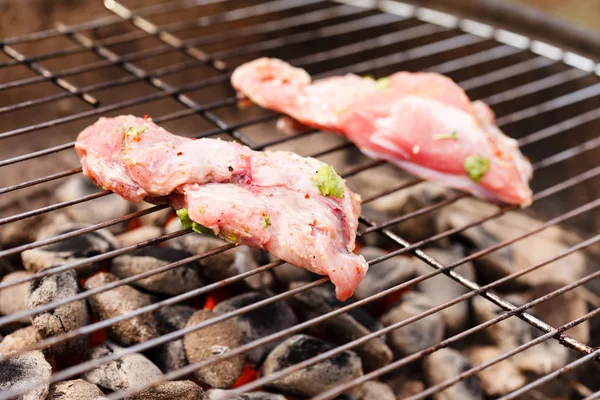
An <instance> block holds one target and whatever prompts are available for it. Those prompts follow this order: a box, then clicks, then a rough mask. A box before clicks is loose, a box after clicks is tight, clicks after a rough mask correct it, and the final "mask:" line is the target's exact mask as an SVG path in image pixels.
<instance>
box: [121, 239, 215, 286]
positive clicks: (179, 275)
mask: <svg viewBox="0 0 600 400" xmlns="http://www.w3.org/2000/svg"><path fill="white" fill-rule="evenodd" d="M190 256H191V254H190V253H188V252H187V251H184V250H178V249H173V248H170V247H158V246H147V247H143V248H141V249H138V250H135V251H132V252H130V253H127V254H124V255H122V256H118V257H115V258H114V259H113V261H112V266H111V267H110V272H111V273H113V274H115V275H116V276H118V277H119V278H121V279H124V278H129V277H131V276H134V275H138V274H141V273H144V272H148V271H152V270H155V269H157V268H161V267H164V266H165V265H167V264H171V263H173V262H176V261H180V260H183V259H184V258H188V257H190ZM199 268H200V265H199V264H198V262H196V261H193V262H191V263H189V264H186V265H182V266H180V267H177V268H171V269H169V270H167V271H164V272H160V273H158V274H155V275H152V276H149V277H147V278H144V279H139V280H136V281H134V282H132V283H131V284H132V286H135V287H137V288H140V289H143V290H146V291H148V292H151V293H156V294H161V295H167V296H176V295H178V294H181V293H185V292H189V291H190V290H194V289H197V288H199V287H201V286H202V285H203V284H204V282H203V280H202V278H200V275H199V274H198V269H199Z"/></svg>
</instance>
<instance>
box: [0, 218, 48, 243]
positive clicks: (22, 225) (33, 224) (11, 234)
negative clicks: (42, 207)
mask: <svg viewBox="0 0 600 400" xmlns="http://www.w3.org/2000/svg"><path fill="white" fill-rule="evenodd" d="M51 214H54V213H51ZM49 219H50V218H49V217H48V214H40V215H36V216H33V217H30V218H24V219H20V220H17V221H14V222H11V223H10V224H4V225H0V244H1V245H2V246H3V247H4V248H6V249H10V248H13V247H17V246H20V245H23V244H26V243H31V242H33V241H35V239H36V237H37V235H38V233H39V230H40V229H41V228H42V227H43V226H46V224H48V220H49Z"/></svg>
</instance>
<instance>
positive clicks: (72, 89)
mask: <svg viewBox="0 0 600 400" xmlns="http://www.w3.org/2000/svg"><path fill="white" fill-rule="evenodd" d="M0 49H2V51H3V52H4V54H6V55H8V56H9V57H12V58H13V59H14V60H17V61H20V62H24V63H26V64H27V67H28V68H29V69H30V70H32V71H33V72H35V73H36V74H38V75H41V76H43V77H46V78H47V79H49V80H50V81H51V82H52V83H53V84H54V85H55V86H57V87H59V88H61V89H63V90H65V91H67V93H71V94H72V95H75V96H77V97H78V98H80V99H81V100H83V101H84V102H86V103H88V104H91V105H93V106H96V105H98V100H96V98H95V97H93V96H91V95H90V94H88V93H85V92H82V91H81V90H80V89H78V88H77V87H76V86H74V85H73V84H72V83H70V82H68V81H66V80H64V79H63V78H59V77H57V76H56V74H54V73H53V72H52V71H50V70H49V69H47V68H44V67H42V66H41V65H39V64H38V63H35V62H28V61H25V60H26V57H25V56H24V55H23V54H21V53H19V52H18V51H17V50H15V49H14V48H12V47H10V46H7V45H0Z"/></svg>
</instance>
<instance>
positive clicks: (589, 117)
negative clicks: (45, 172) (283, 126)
mask: <svg viewBox="0 0 600 400" xmlns="http://www.w3.org/2000/svg"><path fill="white" fill-rule="evenodd" d="M80 39H81V40H84V39H82V38H81V37H80ZM87 44H88V45H90V46H91V44H90V43H89V42H88V43H87ZM112 61H113V62H114V63H117V60H114V59H113V60H112ZM135 68H136V67H134V70H135ZM571 71H578V72H581V71H579V70H571ZM521 72H524V71H521ZM566 72H569V71H566ZM138 75H139V76H138ZM159 75H160V74H159V73H151V74H144V73H143V72H139V71H138V74H136V75H135V76H133V77H126V78H128V79H130V80H132V79H131V78H133V80H134V79H147V80H150V81H152V79H150V78H152V77H155V76H159ZM573 75H575V74H573ZM502 78H503V77H502V76H498V77H496V79H498V80H499V79H502ZM465 82H467V81H465ZM465 82H461V83H459V84H460V85H461V86H463V87H464V85H465ZM491 82H492V81H491V80H486V81H485V83H484V82H481V84H487V83H491ZM536 82H538V81H536ZM536 82H533V84H535V83H536ZM529 85H531V84H526V85H524V86H529ZM522 87H523V86H519V87H517V88H514V89H512V90H519V89H520V88H522ZM472 88H474V86H473V87H472ZM192 111H193V110H192ZM192 111H190V110H184V111H183V112H176V113H173V114H169V115H163V116H161V117H157V118H155V121H156V122H161V121H167V120H170V119H173V118H175V117H176V116H178V115H180V114H181V113H186V114H187V113H190V112H192ZM0 112H1V111H0ZM516 113H517V112H515V113H513V114H516ZM513 114H509V115H508V116H507V117H510V116H511V115H513ZM596 115H598V117H596ZM276 117H277V114H274V113H273V114H271V115H268V116H265V117H262V118H257V119H255V120H250V121H248V122H245V123H240V124H237V125H231V126H229V127H227V126H224V127H222V128H219V129H215V130H212V131H209V132H205V133H202V134H200V135H199V136H196V138H200V137H206V136H210V135H213V134H218V133H223V132H226V131H227V130H237V129H238V128H241V127H243V126H249V125H251V124H254V123H260V122H265V121H268V120H270V119H274V118H276ZM599 117H600V114H598V111H592V112H588V113H585V114H582V115H580V116H576V117H573V118H571V119H569V120H567V121H563V122H561V123H559V124H556V125H553V126H551V127H549V128H546V129H544V130H542V131H540V132H538V133H537V134H536V135H537V136H539V137H540V138H541V137H548V136H550V132H560V131H561V130H562V129H564V128H563V126H567V127H569V128H572V127H574V126H576V125H579V124H582V123H584V122H588V121H591V120H594V119H597V118H599ZM575 122H576V124H575ZM309 132H310V133H316V132H318V131H317V130H311V131H309ZM542 132H544V133H543V134H542ZM304 134H307V133H304ZM533 135H534V134H531V135H528V136H527V137H526V138H522V139H520V140H519V143H525V144H529V143H532V142H533V141H534V139H529V137H530V136H533ZM287 140H289V138H287V137H282V138H279V139H275V140H273V141H271V142H268V143H267V144H263V145H261V146H260V147H259V148H265V147H268V146H271V145H274V144H278V143H283V142H285V141H287ZM525 140H527V142H525ZM537 140H539V138H536V139H535V141H537ZM73 146H74V142H70V143H66V144H64V145H59V146H55V147H53V148H50V149H46V150H42V151H40V152H35V153H31V154H29V155H25V156H19V157H15V158H12V159H7V160H4V161H3V162H0V167H1V166H3V165H9V164H12V163H15V162H19V161H24V160H27V159H30V158H34V157H38V156H41V155H45V154H50V153H53V152H55V151H61V150H65V149H68V148H71V147H73ZM255 148H256V147H255ZM29 156H31V157H29ZM59 174H60V173H59ZM59 174H55V175H54V176H52V177H51V176H47V177H44V178H38V179H37V180H32V181H29V182H24V183H22V184H17V185H13V186H11V187H8V188H4V189H2V190H4V191H5V192H8V191H12V190H16V189H20V188H22V187H28V186H32V185H34V184H35V183H34V182H37V183H42V182H46V181H49V180H53V179H58V178H60V177H61V176H59ZM64 176H67V175H64ZM46 178H47V179H46ZM2 193H3V191H0V194H2Z"/></svg>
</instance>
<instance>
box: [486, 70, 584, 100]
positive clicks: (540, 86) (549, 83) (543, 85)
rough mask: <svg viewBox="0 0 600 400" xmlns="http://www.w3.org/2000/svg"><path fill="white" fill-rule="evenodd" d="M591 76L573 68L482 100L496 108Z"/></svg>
mask: <svg viewBox="0 0 600 400" xmlns="http://www.w3.org/2000/svg"><path fill="white" fill-rule="evenodd" d="M587 75H589V72H586V71H582V70H580V69H577V68H571V69H569V70H566V71H563V72H559V73H557V74H554V75H550V76H548V77H546V78H543V79H540V80H536V81H534V82H531V83H528V84H526V85H523V86H519V87H516V88H513V89H508V90H505V91H504V92H500V93H496V94H493V95H490V96H488V97H485V98H483V99H481V101H483V102H484V103H486V104H487V105H489V106H494V105H497V104H500V103H504V102H506V101H510V100H514V99H517V98H519V97H523V96H526V95H529V94H533V93H536V92H541V91H542V90H545V89H549V88H551V87H555V86H559V85H563V84H565V83H567V82H571V81H574V80H576V79H580V78H583V77H584V76H587Z"/></svg>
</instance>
